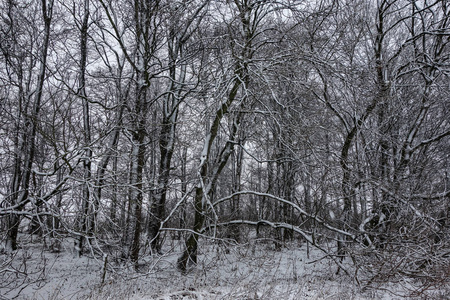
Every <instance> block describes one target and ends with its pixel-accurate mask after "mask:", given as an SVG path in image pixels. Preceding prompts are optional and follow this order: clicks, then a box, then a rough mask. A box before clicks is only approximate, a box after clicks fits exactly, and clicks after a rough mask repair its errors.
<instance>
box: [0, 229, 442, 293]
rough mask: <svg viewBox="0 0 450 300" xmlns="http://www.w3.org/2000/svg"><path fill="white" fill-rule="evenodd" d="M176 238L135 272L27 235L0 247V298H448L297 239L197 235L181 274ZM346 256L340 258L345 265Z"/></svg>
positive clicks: (67, 244)
mask: <svg viewBox="0 0 450 300" xmlns="http://www.w3.org/2000/svg"><path fill="white" fill-rule="evenodd" d="M180 244H181V243H180V242H179V241H172V242H166V244H165V247H164V253H165V254H163V255H159V256H156V255H154V256H147V257H143V258H142V259H141V261H140V268H139V271H138V272H136V271H135V270H134V268H133V266H132V265H131V264H130V263H128V262H119V261H117V260H114V259H113V258H112V256H111V258H109V259H107V264H106V266H107V267H106V269H105V260H104V257H103V258H102V257H101V256H100V255H98V256H95V255H87V256H83V257H78V255H77V253H76V252H75V250H74V249H73V242H72V241H70V240H66V241H65V243H64V244H63V246H62V247H61V249H59V250H60V251H59V252H58V251H50V249H49V247H45V246H44V245H43V243H42V242H41V241H38V240H36V238H34V241H31V240H29V238H28V239H27V240H26V241H25V240H22V247H21V249H20V250H18V251H16V252H15V253H14V255H11V254H5V253H3V254H0V263H1V265H0V299H54V300H56V299H58V300H59V299H133V300H141V299H158V300H166V299H167V300H175V299H177V300H181V299H205V300H206V299H283V300H284V299H286V300H287V299H333V300H334V299H346V300H347V299H405V298H407V299H449V298H446V297H447V296H445V295H446V293H445V291H434V292H433V291H428V294H426V295H425V294H422V295H421V296H420V297H416V298H412V297H410V295H411V292H412V291H414V281H412V280H407V279H404V280H396V282H395V283H394V282H390V283H383V284H379V285H377V286H373V285H372V286H371V287H368V286H367V285H365V284H363V283H362V279H361V280H357V279H355V276H353V275H350V276H349V275H346V274H345V273H344V272H340V274H336V271H337V266H336V264H335V263H334V262H333V261H332V260H330V259H328V258H325V257H324V254H323V252H320V251H319V250H316V249H313V248H311V249H309V255H308V249H307V246H306V245H305V244H303V245H299V244H298V243H295V244H294V243H292V244H289V245H287V246H285V247H283V248H281V249H280V250H276V249H274V247H273V243H272V242H267V241H266V242H257V243H252V244H245V245H225V244H224V243H213V242H211V241H203V242H202V246H201V253H200V255H199V263H198V265H197V266H195V267H193V268H192V269H191V270H190V271H189V272H188V273H187V274H181V273H180V272H179V271H177V270H176V267H175V265H176V259H177V257H178V255H179V254H180V251H181V247H180ZM71 245H72V246H71ZM53 250H55V249H53ZM350 263H351V261H350V259H346V260H345V261H344V262H343V264H344V265H345V266H348V267H349V270H350V269H352V267H351V264H350ZM359 276H360V275H359ZM448 291H449V290H447V292H448Z"/></svg>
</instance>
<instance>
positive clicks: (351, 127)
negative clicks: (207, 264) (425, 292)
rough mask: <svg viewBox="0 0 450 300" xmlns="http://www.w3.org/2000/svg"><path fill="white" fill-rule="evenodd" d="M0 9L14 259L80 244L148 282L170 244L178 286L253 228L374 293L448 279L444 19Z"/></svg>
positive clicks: (417, 11) (248, 0)
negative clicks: (51, 243)
mask: <svg viewBox="0 0 450 300" xmlns="http://www.w3.org/2000/svg"><path fill="white" fill-rule="evenodd" d="M0 10H1V12H2V15H1V19H0V39H1V42H0V99H1V101H0V119H1V122H0V175H1V176H0V193H1V199H0V201H1V206H0V218H1V232H2V235H1V240H2V245H3V246H2V249H3V250H5V251H7V252H10V251H14V250H16V249H17V248H18V247H19V246H20V239H18V235H19V233H25V232H27V233H29V234H38V235H40V236H42V237H44V238H45V239H52V240H58V239H63V238H68V237H71V238H74V239H75V240H76V243H75V246H76V247H77V249H78V252H79V255H83V253H84V252H85V251H92V250H93V249H94V250H95V251H105V250H104V249H105V248H104V247H103V246H106V245H107V246H108V247H109V249H112V248H115V249H119V250H120V251H114V253H116V254H117V253H120V256H121V257H122V258H124V259H130V260H131V261H133V262H134V263H136V266H137V265H138V262H139V259H140V257H142V256H143V255H146V254H148V253H157V252H161V251H163V248H162V247H163V243H164V240H165V238H168V237H170V238H172V239H175V238H177V239H179V240H180V243H182V244H183V247H184V248H183V249H185V250H184V252H183V253H181V255H180V258H179V260H178V268H179V269H180V270H181V271H186V270H187V269H188V267H189V265H190V263H196V262H197V252H198V249H199V247H201V244H199V243H198V242H199V238H206V237H215V238H220V239H224V240H227V241H236V242H245V241H246V240H247V239H248V236H245V235H242V234H241V230H242V229H243V228H249V227H251V228H254V229H255V230H256V232H257V237H258V238H262V237H264V238H271V239H273V240H274V241H275V243H276V246H277V247H281V246H282V245H283V243H284V242H286V241H288V240H290V239H301V240H305V241H307V242H308V243H310V244H312V245H313V246H315V247H318V248H320V249H322V250H323V251H325V252H326V253H327V254H328V255H329V257H330V258H332V259H334V260H335V261H336V263H337V265H338V267H339V268H341V267H342V265H341V264H340V258H343V257H346V256H349V257H352V259H353V263H354V265H355V269H356V270H357V271H358V270H363V271H364V272H367V274H372V275H373V276H372V277H369V278H372V281H375V280H378V279H380V278H383V276H384V278H390V277H389V276H391V275H392V276H393V275H396V274H402V275H403V276H405V274H406V275H407V276H424V278H425V279H426V280H428V281H429V282H442V278H447V277H448V276H449V275H450V271H449V270H450V262H449V253H450V248H449V226H450V222H449V217H450V187H449V185H450V179H449V174H448V172H449V169H450V156H449V153H450V117H449V116H450V112H449V108H450V105H449V103H450V85H449V72H450V65H449V63H450V4H449V3H448V1H445V0H439V1H438V0H433V1H422V0H420V1H407V0H378V1H363V0H361V1H343V0H320V1H319V0H317V1H258V0H234V1H208V0H190V1H165V0H158V1H145V0H134V1H131V0H120V1H103V0H98V1H91V0H72V1H58V0H42V1H40V2H39V1H32V2H31V3H29V1H21V0H15V1H3V2H2V3H1V4H0ZM331 241H334V242H336V243H335V244H336V245H337V246H336V250H334V249H333V248H328V247H324V246H323V245H324V243H325V242H331ZM378 261H382V262H383V263H382V264H378V265H380V267H377V268H374V267H373V266H374V265H377V264H376V263H377V262H378ZM388 275H389V276H388ZM386 276H387V277H386Z"/></svg>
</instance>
